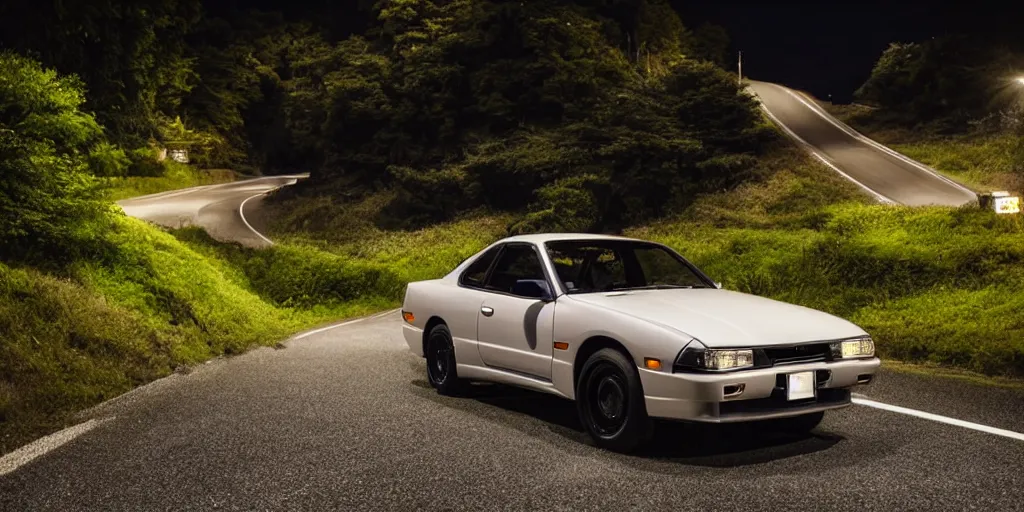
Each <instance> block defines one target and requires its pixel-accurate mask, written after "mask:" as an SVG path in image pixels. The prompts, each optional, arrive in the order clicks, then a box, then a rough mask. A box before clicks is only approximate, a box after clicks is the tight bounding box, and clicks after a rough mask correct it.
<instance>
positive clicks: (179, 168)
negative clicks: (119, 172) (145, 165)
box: [103, 162, 238, 201]
mask: <svg viewBox="0 0 1024 512" xmlns="http://www.w3.org/2000/svg"><path fill="white" fill-rule="evenodd" d="M236 179H238V174H237V173H235V172H234V171H232V170H229V169H196V168H194V167H191V166H189V165H184V164H179V163H177V162H167V164H166V171H165V173H164V175H163V176H153V177H140V176H129V177H123V178H104V182H103V189H104V195H105V196H106V198H107V199H110V200H111V201H120V200H122V199H127V198H129V197H136V196H144V195H147V194H156V193H159V192H166V191H168V190H176V189H181V188H189V187H197V186H200V185H216V184H218V183H228V182H231V181H235V180H236Z"/></svg>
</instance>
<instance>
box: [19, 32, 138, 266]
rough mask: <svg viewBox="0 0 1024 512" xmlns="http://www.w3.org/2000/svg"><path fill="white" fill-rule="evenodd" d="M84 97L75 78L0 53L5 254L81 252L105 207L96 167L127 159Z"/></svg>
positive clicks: (116, 167) (116, 166)
mask: <svg viewBox="0 0 1024 512" xmlns="http://www.w3.org/2000/svg"><path fill="white" fill-rule="evenodd" d="M83 101H84V95H83V88H82V84H81V82H79V81H78V79H77V78H75V77H69V76H59V75H57V73H56V72H55V71H53V70H48V69H44V68H43V67H42V66H41V65H40V64H38V63H37V62H34V61H32V60H30V59H27V58H24V57H20V56H17V55H15V54H12V53H6V52H4V53H0V246H2V248H0V257H5V258H25V257H30V255H32V254H41V253H58V254H59V253H74V252H77V250H78V249H79V245H81V244H82V243H84V239H83V237H82V234H81V231H82V229H83V226H85V225H86V224H87V223H88V222H89V221H90V220H91V219H95V218H97V217H99V216H100V215H102V214H103V212H104V211H105V210H106V208H107V207H106V206H105V205H104V203H102V202H101V201H99V200H97V182H96V180H95V179H93V177H92V175H91V174H90V164H98V165H100V167H101V171H103V172H111V173H117V172H120V169H121V168H122V167H123V164H124V161H123V158H122V155H120V154H119V152H118V151H117V150H116V149H114V148H113V147H112V146H110V145H109V144H106V143H105V141H104V137H103V130H102V129H101V128H100V125H99V124H97V123H96V120H95V119H94V118H93V116H92V115H90V114H87V113H85V112H82V111H81V110H79V107H80V106H81V105H82V103H83Z"/></svg>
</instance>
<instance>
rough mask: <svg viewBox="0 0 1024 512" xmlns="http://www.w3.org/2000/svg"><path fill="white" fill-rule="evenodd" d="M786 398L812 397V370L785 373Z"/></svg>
mask: <svg viewBox="0 0 1024 512" xmlns="http://www.w3.org/2000/svg"><path fill="white" fill-rule="evenodd" d="M786 384H787V386H786V399H787V400H804V399H807V398H814V372H800V373H791V374H789V375H786Z"/></svg>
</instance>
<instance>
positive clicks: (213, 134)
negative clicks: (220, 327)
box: [0, 0, 772, 250]
mask: <svg viewBox="0 0 1024 512" xmlns="http://www.w3.org/2000/svg"><path fill="white" fill-rule="evenodd" d="M299 4H301V3H299ZM299 4H280V5H275V4H274V3H272V2H263V3H260V2H232V1H216V0H207V1H201V0H143V1H132V2H128V1H125V0H103V1H97V2H53V3H43V4H40V3H38V2H28V1H26V0H14V1H10V2H5V3H4V5H3V6H2V7H0V45H2V47H3V51H4V53H3V57H2V59H3V66H4V68H5V72H4V77H5V80H4V83H3V87H4V88H5V90H4V91H3V95H2V98H0V101H2V102H3V103H4V104H3V106H2V107H0V129H3V130H4V132H3V133H5V134H6V135H5V139H4V141H3V144H5V145H7V146H8V148H10V149H12V150H13V149H14V148H17V152H15V153H11V154H20V155H21V157H15V158H13V159H10V160H8V159H5V161H4V162H3V164H2V165H3V166H4V177H3V180H4V181H5V182H8V183H10V186H9V187H7V188H5V189H4V192H3V193H2V197H0V208H2V209H4V213H5V220H4V221H3V222H4V223H5V225H4V226H3V228H2V229H0V231H2V233H3V236H4V238H5V239H6V240H9V241H11V242H12V243H11V244H8V250H10V249H11V248H12V247H16V246H19V244H21V245H24V243H26V241H28V240H43V239H48V238H52V239H63V238H66V237H67V233H64V232H61V233H60V234H59V235H55V236H49V235H48V233H51V232H52V233H56V232H58V231H60V230H57V229H56V228H55V227H54V226H50V225H44V224H46V223H52V222H57V221H56V220H54V219H59V218H68V219H79V218H83V215H82V214H81V212H80V211H79V210H81V208H86V206H87V205H88V204H90V203H89V202H88V201H89V200H90V198H91V197H93V198H94V196H90V194H89V190H90V185H89V183H90V178H91V177H93V176H123V175H129V176H153V175H160V174H161V173H162V172H164V166H163V165H162V163H161V162H160V160H159V158H158V156H157V155H158V154H159V150H160V149H161V148H166V147H185V148H188V149H189V151H190V154H191V159H192V163H193V164H194V165H196V166H201V167H208V168H210V167H227V168H233V169H236V170H240V171H242V172H247V173H252V174H257V173H280V172H303V171H309V172H311V175H312V178H311V179H310V180H308V182H307V183H305V184H304V186H302V187H297V190H296V191H295V193H298V194H321V195H322V194H328V195H331V196H334V197H338V198H340V199H342V200H344V199H345V198H351V197H358V196H359V195H364V194H368V193H373V192H374V191H380V190H388V191H391V192H393V200H392V201H391V204H389V206H388V208H387V217H388V219H389V222H391V223H392V224H394V225H396V226H399V227H413V226H417V225H423V224H425V223H428V222H432V221H437V220H443V219H446V218H450V217H452V216H454V215H457V214H458V213H459V212H462V211H466V210H469V209H474V208H480V207H484V208H488V209H492V210H498V211H514V212H521V213H523V215H522V216H521V218H522V220H521V221H520V222H518V223H517V224H516V225H515V226H511V230H512V231H529V230H536V229H565V230H593V229H602V230H609V229H617V228H619V227H621V226H624V225H628V224H630V223H634V222H637V221H641V220H643V219H648V218H652V217H656V216H659V215H662V214H664V213H666V212H669V211H671V210H673V209H674V208H677V207H679V206H682V205H685V204H687V203H688V202H690V201H692V199H693V198H694V197H695V195H697V194H698V193H700V192H702V191H709V190H718V189H722V188H725V187H729V186H731V185H733V184H735V183H737V182H739V181H740V180H742V179H744V178H745V177H746V176H747V173H748V172H749V170H750V169H751V168H752V164H753V160H754V156H755V155H756V153H757V151H758V148H759V147H761V146H762V145H763V142H764V141H765V140H766V139H767V138H770V137H772V132H771V130H770V129H768V128H767V127H766V126H765V125H764V124H763V123H762V121H761V118H760V116H759V114H758V112H757V110H756V108H755V106H756V104H755V102H754V101H753V99H751V98H750V97H749V96H748V95H747V94H745V93H744V92H742V91H741V88H740V87H739V85H738V84H737V81H736V77H735V75H731V74H729V73H727V72H725V71H724V70H723V69H721V68H720V67H719V64H721V63H722V62H724V60H725V59H726V54H727V51H728V50H727V49H728V37H727V35H725V33H724V31H723V30H722V29H721V28H720V27H716V26H712V25H703V26H699V27H694V28H691V27H687V26H686V25H685V24H684V22H683V21H682V20H680V18H679V17H678V16H677V15H676V13H675V12H674V11H673V10H672V8H671V7H670V6H669V5H668V3H667V2H665V1H663V0H578V1H567V0H556V1H544V2H540V1H537V2H500V1H491V0H443V1H442V0H438V1H428V0H392V1H382V2H376V3H373V2H365V1H364V2H351V3H349V4H344V3H343V4H341V5H331V4H329V3H324V4H322V5H321V4H311V5H302V6H297V5H299ZM33 102H40V103H38V104H37V105H35V106H33V105H31V103H33ZM37 107H39V108H44V109H47V110H50V111H53V112H54V113H56V112H57V111H60V112H61V113H60V114H59V115H58V116H57V117H56V118H53V119H44V118H42V117H39V116H40V111H39V110H38V109H37ZM33 123H38V124H40V127H39V129H38V130H35V129H28V128H29V127H30V126H32V125H33ZM63 123H67V124H66V125H64V124H63ZM51 132H52V133H51ZM43 159H46V160H47V163H46V164H44V163H43V161H42V160H43ZM72 184H73V185H72ZM65 200H66V201H65ZM48 201H49V202H48ZM76 201H77V203H76ZM65 202H67V203H68V204H69V205H71V204H79V203H81V205H85V206H81V208H79V207H74V208H72V207H71V206H68V207H67V208H65V207H64V203H65ZM76 208H78V209H77V210H76ZM97 208H98V207H97ZM84 217H87V216H84ZM10 219H18V220H14V221H12V220H10ZM33 219H35V220H33ZM44 219H45V220H44ZM37 221H38V222H37ZM12 222H13V224H11V223H12ZM62 229H63V228H62ZM55 230H56V231H55ZM16 239H20V240H21V242H17V240H16ZM13 242H17V243H13ZM76 245H77V244H76ZM38 249H39V247H36V248H35V250H38ZM26 250H27V249H26Z"/></svg>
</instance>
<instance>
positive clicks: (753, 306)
mask: <svg viewBox="0 0 1024 512" xmlns="http://www.w3.org/2000/svg"><path fill="white" fill-rule="evenodd" d="M570 297H572V299H573V300H578V301H581V302H584V303H587V304H592V305H595V306H599V307H602V308H607V309H611V310H614V311H618V312H621V313H624V314H627V315H631V316H634V317H636V318H640V319H642V320H646V321H649V322H652V323H656V324H659V325H662V326H664V327H667V328H669V329H673V330H676V331H679V332H681V333H684V334H687V335H689V336H692V337H695V338H697V339H698V340H700V341H701V342H702V343H703V344H704V345H706V346H708V347H755V346H767V345H784V344H790V343H803V342H809V341H823V340H834V339H839V338H847V337H852V336H863V335H864V334H865V333H864V330H863V329H861V328H860V327H857V326H856V325H854V324H853V323H851V322H848V321H846V320H843V319H842V318H839V317H836V316H832V315H830V314H828V313H823V312H821V311H816V310H814V309H810V308H805V307H803V306H796V305H793V304H787V303H785V302H779V301H776V300H772V299H766V298H764V297H758V296H756V295H749V294H746V293H739V292H733V291H728V290H719V289H674V290H636V291H630V292H613V293H587V294H573V295H571V296H570Z"/></svg>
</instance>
